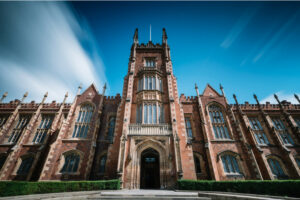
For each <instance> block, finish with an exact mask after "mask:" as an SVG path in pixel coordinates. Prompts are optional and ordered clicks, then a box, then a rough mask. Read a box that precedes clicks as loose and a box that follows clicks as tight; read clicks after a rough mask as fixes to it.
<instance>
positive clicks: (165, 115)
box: [0, 29, 300, 189]
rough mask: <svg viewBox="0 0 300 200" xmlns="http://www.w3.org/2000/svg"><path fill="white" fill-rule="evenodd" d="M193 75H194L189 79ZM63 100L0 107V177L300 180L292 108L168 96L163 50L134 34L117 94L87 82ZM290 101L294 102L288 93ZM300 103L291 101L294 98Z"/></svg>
mask: <svg viewBox="0 0 300 200" xmlns="http://www.w3.org/2000/svg"><path fill="white" fill-rule="evenodd" d="M195 81H198V80H195ZM80 89H81V88H79V90H78V93H77V95H76V97H75V99H74V100H72V101H73V102H72V103H66V98H67V94H66V97H65V99H64V101H63V102H62V103H56V102H55V101H54V102H52V103H44V101H45V99H46V98H47V94H45V96H44V98H43V100H42V102H41V103H35V102H31V103H23V100H24V98H26V96H27V94H25V95H24V97H23V98H22V99H21V100H15V101H11V102H9V103H3V99H4V98H5V95H6V94H5V95H4V96H3V97H2V99H1V102H2V103H0V168H1V173H0V180H33V181H49V180H101V179H116V178H119V179H120V180H121V182H122V187H123V188H130V189H134V188H171V187H173V186H174V185H175V183H176V181H177V180H178V179H193V180H195V179H206V180H207V179H208V180H217V181H219V180H250V179H255V180H273V179H299V178H300V168H299V167H300V146H299V144H300V131H299V130H300V128H299V127H300V104H291V103H289V102H287V101H280V100H279V99H278V97H277V96H276V95H275V97H274V98H276V100H277V102H278V104H270V103H266V104H260V103H259V100H258V99H257V97H256V96H255V95H254V98H255V100H256V102H257V104H249V103H247V102H246V103H245V104H239V103H238V101H237V98H236V97H235V95H234V98H235V102H236V103H235V104H232V105H230V104H229V103H228V102H227V99H226V97H225V94H224V91H223V88H222V86H221V87H220V93H219V92H217V91H216V90H215V89H214V88H212V87H211V86H210V85H207V86H206V88H205V89H204V91H203V92H202V93H199V91H198V88H197V86H196V87H195V94H197V96H195V97H185V96H184V95H181V96H179V95H178V88H177V80H176V77H175V76H174V74H173V67H172V61H171V58H170V47H169V45H168V43H167V34H166V31H165V29H163V35H162V43H161V44H153V43H152V42H151V41H149V42H148V43H147V44H140V43H139V41H138V31H137V30H136V31H135V34H134V38H133V44H132V47H131V54H130V59H129V63H128V73H127V75H126V76H125V78H124V86H123V92H122V97H121V96H120V95H117V96H114V97H109V96H105V87H104V88H103V91H101V92H100V93H99V92H98V90H97V89H96V87H95V86H94V85H93V84H92V85H91V86H90V87H89V88H87V89H86V90H85V91H84V92H82V93H81V92H80ZM295 98H296V99H297V101H298V102H299V98H298V97H297V95H295ZM299 103H300V102H299Z"/></svg>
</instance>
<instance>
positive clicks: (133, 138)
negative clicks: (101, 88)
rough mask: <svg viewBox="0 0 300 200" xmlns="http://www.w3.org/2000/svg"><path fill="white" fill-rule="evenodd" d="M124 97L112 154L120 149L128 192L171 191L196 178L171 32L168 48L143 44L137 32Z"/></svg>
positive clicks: (120, 169)
mask: <svg viewBox="0 0 300 200" xmlns="http://www.w3.org/2000/svg"><path fill="white" fill-rule="evenodd" d="M122 96H123V98H122V101H121V104H120V106H119V108H118V113H117V124H116V129H117V130H116V133H117V134H116V135H115V138H114V140H115V142H114V145H111V146H110V148H109V150H108V156H109V155H110V154H113V153H114V152H115V151H116V149H118V150H119V151H118V152H119V156H118V160H117V163H118V164H117V172H118V175H119V177H120V179H121V182H122V187H123V188H130V189H136V188H168V187H172V186H173V185H174V184H175V183H176V180H178V179H181V178H184V179H196V174H195V168H194V159H193V152H192V148H191V145H190V141H189V139H188V137H187V134H186V129H185V121H184V115H183V110H182V108H181V106H180V103H179V98H178V91H177V81H176V78H175V76H174V75H173V67H172V62H171V58H170V48H169V45H168V43H167V34H166V31H165V29H163V34H162V44H153V43H152V42H151V41H149V42H148V43H147V44H139V41H138V30H137V29H136V31H135V34H134V37H133V44H132V47H131V54H130V60H129V65H128V74H127V75H126V77H125V79H124V88H123V95H122ZM117 145H119V146H117ZM110 162H114V161H110ZM110 166H111V165H110Z"/></svg>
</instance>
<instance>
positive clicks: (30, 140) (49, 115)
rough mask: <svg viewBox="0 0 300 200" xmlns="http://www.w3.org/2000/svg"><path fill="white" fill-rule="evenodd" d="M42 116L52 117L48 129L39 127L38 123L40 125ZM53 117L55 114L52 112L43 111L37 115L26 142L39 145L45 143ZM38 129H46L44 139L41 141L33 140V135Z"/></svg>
mask: <svg viewBox="0 0 300 200" xmlns="http://www.w3.org/2000/svg"><path fill="white" fill-rule="evenodd" d="M44 116H48V117H51V118H52V122H51V125H50V127H49V128H48V129H40V128H39V127H40V125H41V122H42V119H43V117H44ZM55 118H56V114H55V113H53V112H45V113H44V112H43V113H41V114H40V115H39V117H38V119H37V123H36V125H35V127H34V128H33V129H32V132H31V133H32V134H30V136H29V140H28V143H29V144H39V145H42V144H45V143H46V141H47V138H48V136H49V132H50V131H51V129H52V127H53V122H54V121H55ZM39 129H40V130H44V131H46V132H45V136H44V139H43V141H42V142H33V139H34V138H35V135H36V134H37V132H38V131H39Z"/></svg>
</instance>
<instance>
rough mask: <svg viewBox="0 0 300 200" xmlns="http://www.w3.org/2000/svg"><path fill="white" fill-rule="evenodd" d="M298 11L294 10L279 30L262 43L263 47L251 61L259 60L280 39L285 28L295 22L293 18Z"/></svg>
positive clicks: (296, 15)
mask: <svg viewBox="0 0 300 200" xmlns="http://www.w3.org/2000/svg"><path fill="white" fill-rule="evenodd" d="M298 15H299V12H296V13H295V14H293V16H292V17H291V18H289V20H288V21H286V22H285V24H284V25H283V26H282V27H281V28H280V30H279V31H277V32H276V33H275V34H274V35H273V36H272V37H271V39H270V40H269V41H268V42H267V43H266V44H265V45H264V47H263V48H262V49H261V50H260V51H259V53H258V54H257V55H256V56H255V57H254V58H253V63H256V62H257V61H258V60H260V59H261V58H262V57H263V56H264V55H265V53H266V52H267V51H268V50H269V49H270V48H271V47H273V46H274V45H275V44H276V43H277V42H278V41H279V39H282V38H281V36H282V35H283V34H284V33H285V32H286V31H287V29H288V28H289V27H290V26H291V25H292V24H293V23H294V22H295V19H296V18H297V17H298Z"/></svg>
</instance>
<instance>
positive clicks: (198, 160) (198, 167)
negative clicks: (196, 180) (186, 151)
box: [194, 155, 201, 174]
mask: <svg viewBox="0 0 300 200" xmlns="http://www.w3.org/2000/svg"><path fill="white" fill-rule="evenodd" d="M194 162H195V169H196V173H197V174H199V173H201V165H200V159H199V158H198V157H197V156H196V155H194Z"/></svg>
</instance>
